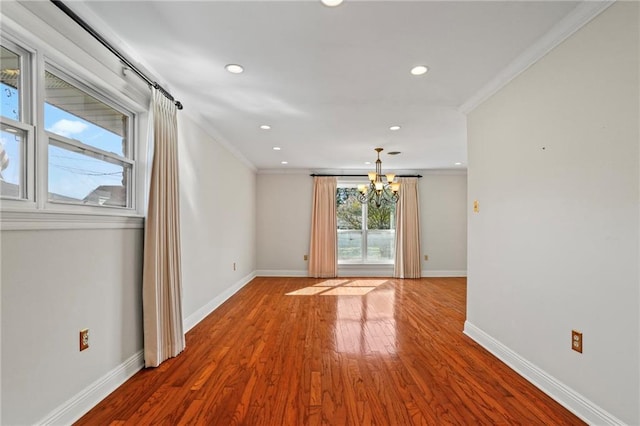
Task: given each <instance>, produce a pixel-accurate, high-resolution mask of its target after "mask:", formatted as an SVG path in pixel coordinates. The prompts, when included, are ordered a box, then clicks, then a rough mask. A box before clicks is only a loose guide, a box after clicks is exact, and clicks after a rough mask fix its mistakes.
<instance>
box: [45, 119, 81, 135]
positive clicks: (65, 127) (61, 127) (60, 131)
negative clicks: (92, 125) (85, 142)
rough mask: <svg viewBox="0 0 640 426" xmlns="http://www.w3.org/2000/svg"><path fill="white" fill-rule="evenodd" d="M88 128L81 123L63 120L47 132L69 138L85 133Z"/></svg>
mask: <svg viewBox="0 0 640 426" xmlns="http://www.w3.org/2000/svg"><path fill="white" fill-rule="evenodd" d="M87 127H89V126H88V125H86V124H84V123H82V122H80V121H71V120H67V119H64V118H63V119H62V120H60V121H56V122H55V123H54V124H53V126H51V127H50V128H48V129H47V130H48V131H50V132H52V133H55V134H57V135H60V136H64V137H67V138H69V137H71V135H75V134H78V133H82V132H84V131H85V130H86V129H87Z"/></svg>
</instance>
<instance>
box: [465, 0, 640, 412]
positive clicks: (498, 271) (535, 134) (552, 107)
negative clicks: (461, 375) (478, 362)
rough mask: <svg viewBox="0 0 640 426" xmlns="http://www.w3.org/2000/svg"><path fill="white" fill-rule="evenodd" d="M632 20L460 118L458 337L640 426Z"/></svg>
mask: <svg viewBox="0 0 640 426" xmlns="http://www.w3.org/2000/svg"><path fill="white" fill-rule="evenodd" d="M638 18H639V13H638V3H635V2H618V3H616V4H614V5H613V6H611V7H610V8H609V9H607V10H606V11H604V12H603V13H602V14H601V15H600V16H598V17H596V18H595V19H594V20H593V21H592V22H591V23H589V24H588V25H586V26H585V27H583V28H582V29H581V30H580V31H578V32H577V33H576V34H574V35H573V36H572V37H570V38H569V39H568V40H566V41H565V42H564V43H562V44H561V45H559V46H558V47H557V48H556V49H554V50H553V51H552V52H550V53H549V54H547V55H546V56H545V57H544V58H542V59H541V60H540V61H539V62H538V63H536V64H535V65H534V66H532V67H531V68H530V69H528V70H527V71H525V72H524V73H523V74H521V75H520V76H519V77H518V78H517V79H515V80H514V81H512V82H511V83H510V84H508V85H507V86H506V87H505V88H503V89H502V90H501V91H500V92H498V93H497V94H496V95H494V96H493V97H492V98H491V99H489V100H488V101H487V102H485V103H484V104H483V105H481V106H480V107H479V108H477V109H476V110H475V111H473V113H471V114H470V116H469V120H468V133H469V170H468V173H469V199H468V201H469V203H468V206H469V209H471V206H472V203H473V200H478V201H479V203H480V212H479V213H478V214H474V213H471V212H470V213H469V217H468V221H469V270H468V274H469V275H468V277H469V278H468V307H467V324H466V326H465V331H466V332H467V333H468V334H470V335H472V336H473V337H474V338H476V339H477V340H479V341H480V342H481V343H482V344H483V345H484V346H486V347H488V348H489V349H490V350H492V351H493V352H494V353H501V354H502V356H503V358H509V359H510V361H511V362H512V365H514V366H516V367H517V368H519V369H520V370H521V371H523V372H525V373H527V372H528V373H530V374H529V378H530V379H533V380H534V382H537V383H538V384H541V385H543V386H545V387H547V390H548V391H550V392H551V393H554V394H555V396H556V398H558V399H560V400H561V401H562V402H563V403H565V404H567V405H568V406H569V407H570V408H571V409H573V410H575V411H577V412H578V413H579V414H580V415H581V416H583V418H586V419H588V420H589V421H591V422H593V423H597V424H602V423H605V422H607V421H608V420H605V418H606V416H607V415H608V414H611V415H613V416H615V417H617V418H618V419H620V420H622V421H624V422H626V423H629V424H638V423H640V414H639V412H638V410H639V406H640V390H639V382H638V380H639V373H640V372H639V364H640V362H639V361H640V354H639V344H640V341H639V335H640V330H639V313H638V311H639V291H638V287H639V275H638V256H639V253H638V243H639V226H638V221H639V211H638V207H639V201H640V199H639V189H640V186H639V157H638V155H639V149H638V144H639V136H640V135H639V122H638V120H639V119H638V116H639V114H640V110H639V107H638V103H639V96H638V95H639V91H640V87H639V84H638V79H639V74H640V73H639V66H638V53H639V49H640V46H639V34H638V22H639V20H638ZM572 329H577V330H579V331H582V332H583V333H584V353H583V354H579V353H577V352H574V351H572V350H571V349H570V347H571V344H570V336H571V330H572ZM529 363H530V364H529ZM563 386H566V387H568V389H567V388H563Z"/></svg>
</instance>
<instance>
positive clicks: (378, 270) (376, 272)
mask: <svg viewBox="0 0 640 426" xmlns="http://www.w3.org/2000/svg"><path fill="white" fill-rule="evenodd" d="M338 276H339V277H391V276H393V264H392V263H339V264H338Z"/></svg>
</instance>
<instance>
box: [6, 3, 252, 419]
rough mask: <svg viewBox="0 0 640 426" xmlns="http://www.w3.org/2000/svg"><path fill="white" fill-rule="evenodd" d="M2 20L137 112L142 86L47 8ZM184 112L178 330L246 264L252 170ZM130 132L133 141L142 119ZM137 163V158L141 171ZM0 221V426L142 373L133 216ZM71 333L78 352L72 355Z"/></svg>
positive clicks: (226, 292)
mask: <svg viewBox="0 0 640 426" xmlns="http://www.w3.org/2000/svg"><path fill="white" fill-rule="evenodd" d="M2 24H3V27H2V33H3V35H6V34H7V33H8V32H11V34H12V35H13V38H17V39H18V41H21V42H24V43H27V44H29V45H32V46H34V47H35V48H38V49H43V51H46V52H47V53H48V57H50V58H53V59H54V61H55V62H56V64H58V65H60V66H63V67H64V68H65V69H71V70H73V71H77V72H79V73H80V75H79V77H81V78H82V80H83V81H86V82H88V83H90V84H92V85H95V86H96V87H97V88H106V90H110V91H111V90H115V92H116V93H118V92H119V95H118V96H120V97H121V98H123V99H126V98H132V101H131V103H132V104H133V105H134V106H135V105H142V106H141V109H137V111H138V112H141V111H144V109H145V108H146V105H147V102H148V97H149V92H148V90H147V89H146V87H145V84H144V83H142V82H141V81H139V79H138V78H137V77H135V76H132V75H131V73H129V75H128V77H123V76H122V73H121V65H120V63H119V61H118V59H117V58H115V57H114V56H113V55H112V54H111V53H109V52H106V50H105V49H103V48H102V47H100V46H99V45H98V44H97V42H96V41H94V40H93V39H91V38H90V37H88V36H87V35H86V33H85V32H84V30H82V29H81V28H80V27H78V26H77V25H75V24H70V21H69V20H68V18H66V17H65V16H64V15H62V13H61V12H60V11H58V10H57V8H55V6H53V4H51V3H50V2H25V3H16V2H3V3H2ZM156 77H157V78H160V76H156ZM195 114H196V112H194V111H191V110H189V105H188V103H187V102H185V109H184V110H182V111H180V112H178V118H179V137H180V142H179V146H180V148H179V151H180V153H179V154H180V163H179V166H180V174H181V176H180V184H181V219H182V227H181V230H182V260H183V265H182V271H183V295H184V300H183V315H184V320H185V326H186V327H187V328H190V327H191V326H193V325H194V324H195V323H197V322H198V321H199V320H200V319H201V318H202V317H204V316H205V315H206V314H208V313H209V312H210V311H211V310H212V309H213V308H215V307H216V306H218V304H220V303H221V302H222V301H224V300H225V299H226V298H227V297H229V296H230V295H231V294H233V292H235V291H236V290H237V289H239V288H240V287H241V286H242V285H244V284H245V283H246V282H247V281H248V280H249V279H251V277H252V276H253V274H254V270H255V267H256V264H255V259H256V255H255V251H256V239H255V227H256V194H255V174H254V172H253V171H252V170H251V169H249V168H247V167H246V166H244V165H243V164H242V163H241V162H239V161H238V160H237V159H236V158H235V157H233V156H232V155H231V154H229V152H228V151H227V150H225V149H224V148H222V147H221V146H220V145H218V144H217V143H216V142H215V141H214V140H213V139H212V138H211V137H209V136H207V134H206V132H204V131H203V130H202V129H201V128H200V127H199V126H198V125H197V124H195V122H194V120H195V117H194V116H195ZM139 128H140V130H141V131H142V134H140V135H139V141H143V140H145V135H144V130H145V129H146V123H144V122H140V123H139ZM141 147H142V148H144V146H141ZM144 151H145V150H144V149H141V152H144ZM145 164H146V163H145V161H144V158H141V157H138V166H139V169H140V170H141V171H144V166H145ZM16 217H18V219H17V223H18V224H17V225H16V224H15V223H12V221H13V220H16V219H15V218H16ZM26 217H31V218H32V219H34V221H30V220H27V221H26V222H25V221H24V220H23V219H25V218H26ZM8 218H9V216H8V215H6V213H5V214H3V215H2V217H1V219H2V227H3V230H2V231H1V232H0V244H1V246H2V257H1V263H0V267H1V270H0V284H1V291H2V301H1V315H0V319H1V332H2V334H1V335H0V337H1V352H2V359H1V364H0V365H1V370H0V371H1V373H2V374H1V386H0V389H1V404H0V406H1V409H2V411H1V415H2V417H1V418H0V424H3V425H5V424H6V425H23V424H34V423H37V422H40V421H51V422H54V423H55V424H67V423H70V422H72V421H73V420H74V419H76V418H77V417H78V416H79V415H81V414H83V413H84V412H85V411H86V410H87V409H89V408H91V406H92V405H93V404H95V403H97V402H98V401H99V400H100V399H101V398H103V397H104V396H106V395H107V394H108V393H109V392H110V391H111V390H113V387H114V386H117V385H119V384H120V383H121V381H122V380H124V379H126V377H127V376H128V375H130V374H132V373H133V372H135V371H136V370H137V369H139V368H140V367H141V366H142V356H141V351H142V344H143V339H142V302H141V280H142V277H141V276H142V250H143V230H142V222H143V220H142V219H141V218H130V219H128V220H124V221H120V222H118V221H116V222H117V223H110V221H109V220H106V223H105V218H97V219H96V218H93V217H91V216H86V215H85V216H80V217H78V221H77V222H76V221H74V220H71V219H70V217H68V216H65V217H62V218H59V219H56V216H55V215H51V214H46V213H40V214H38V213H37V212H36V213H33V212H32V213H31V214H29V215H27V216H24V217H20V214H16V213H14V214H12V215H11V218H13V219H11V218H9V219H8ZM51 227H61V228H62V229H55V230H54V229H51ZM105 227H106V228H108V229H102V228H105ZM9 228H19V229H18V230H8V229H9ZM25 228H28V229H29V230H25ZM234 262H235V263H236V266H237V267H236V271H234V270H233V263H234ZM83 328H89V330H90V347H89V349H88V350H85V351H83V352H79V350H78V345H79V342H78V339H79V337H78V333H79V330H81V329H83Z"/></svg>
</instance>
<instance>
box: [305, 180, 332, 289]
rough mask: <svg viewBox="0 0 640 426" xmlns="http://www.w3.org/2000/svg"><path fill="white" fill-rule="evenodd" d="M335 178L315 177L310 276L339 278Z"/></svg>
mask: <svg viewBox="0 0 640 426" xmlns="http://www.w3.org/2000/svg"><path fill="white" fill-rule="evenodd" d="M337 188H338V181H337V179H336V178H334V177H324V176H323V177H318V176H316V177H314V178H313V210H312V212H311V246H310V248H309V276H310V277H314V278H333V277H337V276H338V218H337V216H336V190H337Z"/></svg>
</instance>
